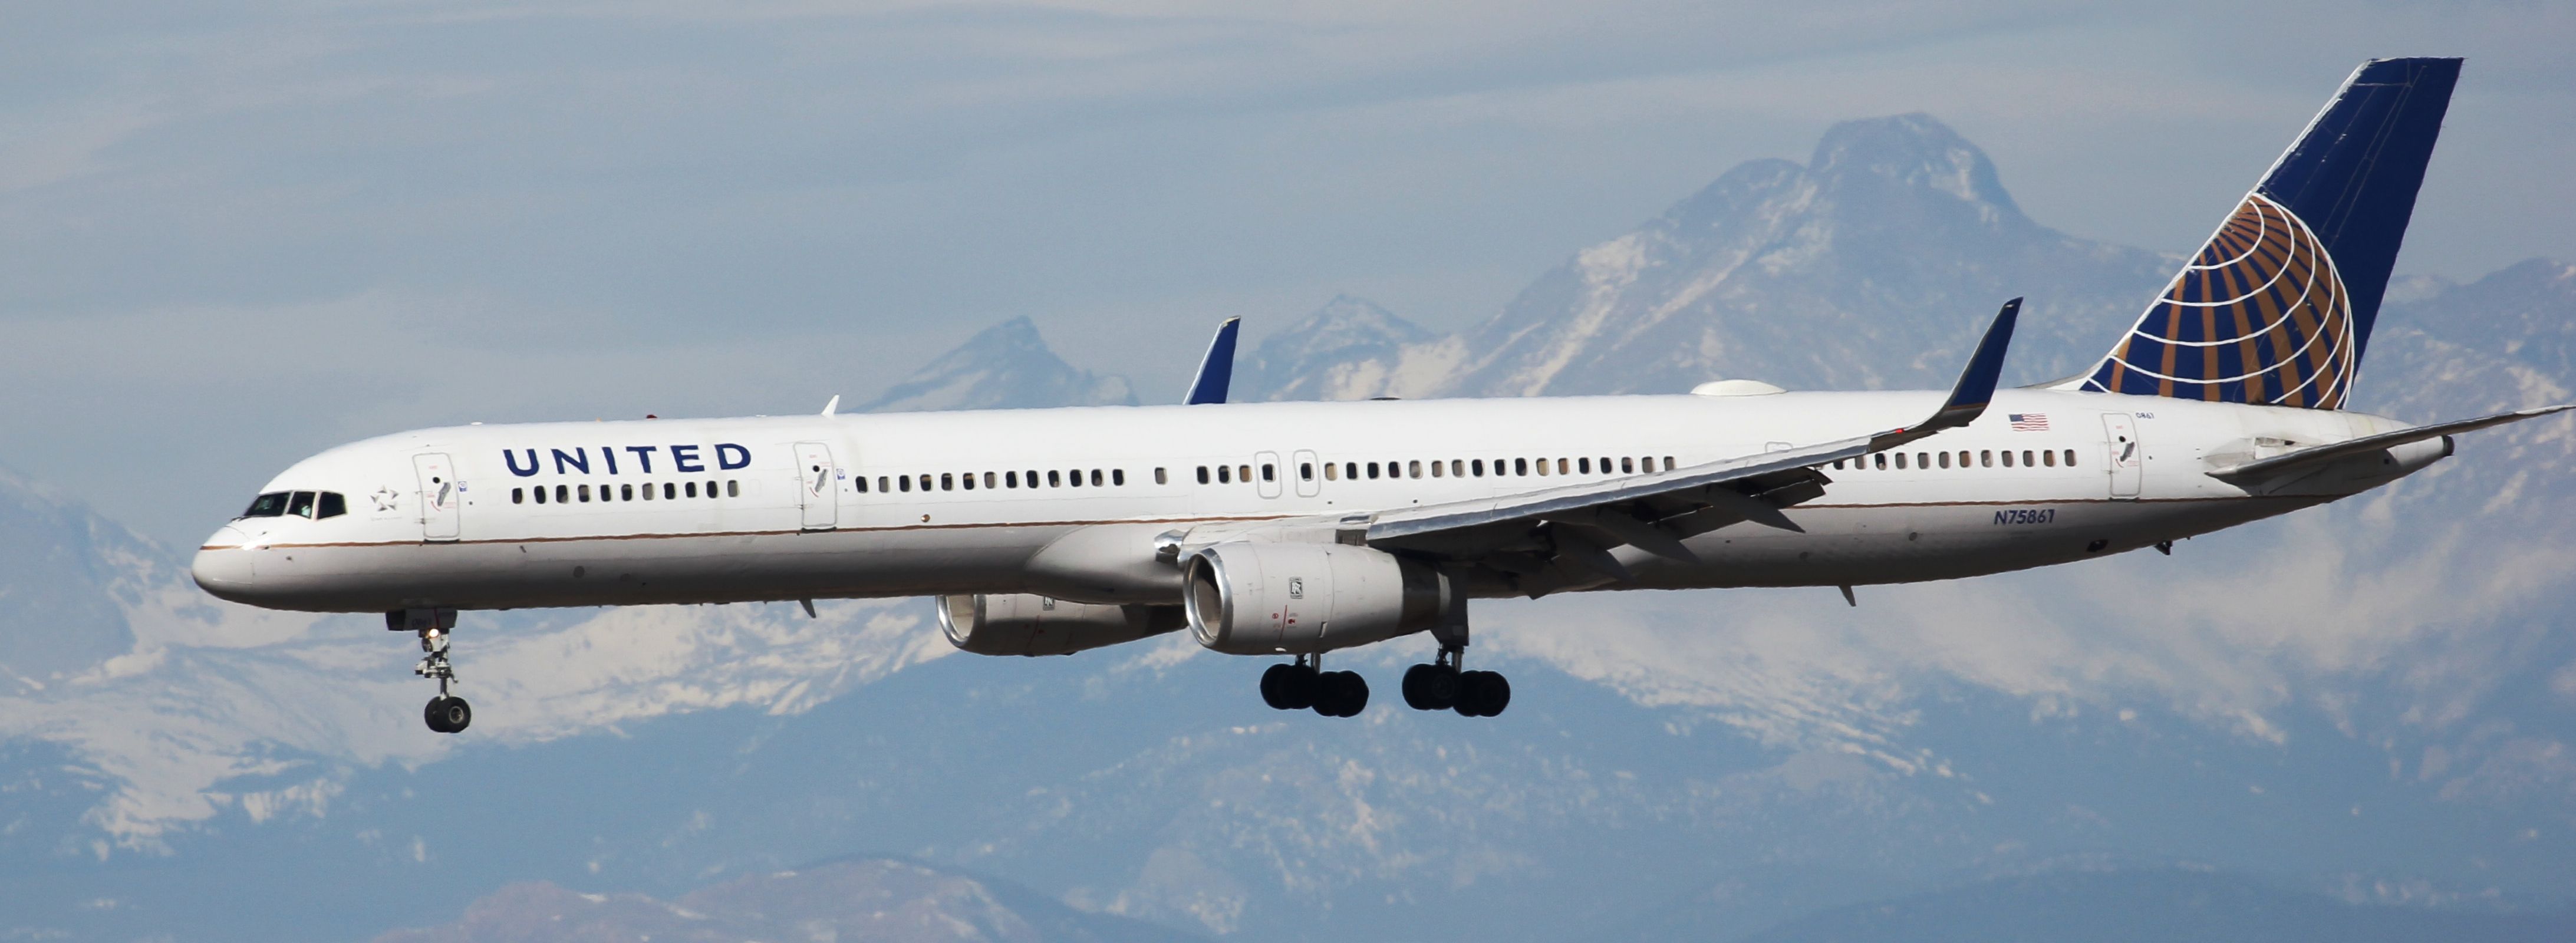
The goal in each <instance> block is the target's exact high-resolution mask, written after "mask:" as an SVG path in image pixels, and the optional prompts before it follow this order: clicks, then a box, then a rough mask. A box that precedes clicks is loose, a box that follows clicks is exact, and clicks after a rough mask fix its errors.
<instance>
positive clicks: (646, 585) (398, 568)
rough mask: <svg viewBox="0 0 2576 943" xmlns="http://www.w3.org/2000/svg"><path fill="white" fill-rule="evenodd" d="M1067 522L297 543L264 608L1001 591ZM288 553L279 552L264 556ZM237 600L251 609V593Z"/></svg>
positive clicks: (266, 585)
mask: <svg viewBox="0 0 2576 943" xmlns="http://www.w3.org/2000/svg"><path fill="white" fill-rule="evenodd" d="M1064 530H1065V528H1064V527H1062V526H1054V525H1050V526H1029V527H960V528H938V529H927V528H925V529H913V530H901V529H894V530H851V531H811V532H802V533H795V532H789V533H775V532H773V533H760V534H724V535H670V536H651V537H604V538H592V539H557V540H544V541H535V540H532V541H524V542H522V541H488V542H460V543H417V544H384V545H366V546H340V547H303V548H294V549H293V550H292V552H293V553H294V554H295V556H296V558H297V564H296V565H297V570H296V571H295V573H294V575H292V576H291V577H289V576H287V575H285V574H284V573H282V572H281V573H279V575H278V578H276V579H270V578H267V577H268V575H269V574H270V573H271V572H276V571H275V570H274V569H263V570H262V572H261V577H262V578H261V579H259V580H258V583H257V585H256V587H255V589H254V590H253V591H252V592H250V593H249V594H248V595H249V596H250V597H252V598H255V599H256V600H258V601H259V604H261V605H269V606H273V607H276V608H291V609H303V610H309V611H319V612H381V611H390V610H393V609H401V608H409V607H426V606H441V607H455V608H461V609H503V608H534V607H545V606H601V605H644V604H655V603H710V602H748V601H758V600H785V599H846V598H865V597H888V596H921V595H936V594H941V593H953V592H1010V591H1015V590H1017V589H1018V588H1019V587H1020V583H1021V582H1022V581H1023V580H1024V576H1023V572H1022V571H1023V566H1022V565H1023V563H1024V562H1025V561H1026V560H1027V559H1028V557H1029V555H1030V554H1031V553H1033V552H1035V551H1036V550H1037V549H1038V548H1039V547H1043V546H1045V545H1046V544H1047V543H1048V542H1049V541H1051V540H1053V539H1055V538H1056V537H1057V536H1060V535H1061V534H1062V533H1063V532H1064ZM272 552H273V553H284V552H287V551H272ZM245 601H250V600H249V599H246V600H245Z"/></svg>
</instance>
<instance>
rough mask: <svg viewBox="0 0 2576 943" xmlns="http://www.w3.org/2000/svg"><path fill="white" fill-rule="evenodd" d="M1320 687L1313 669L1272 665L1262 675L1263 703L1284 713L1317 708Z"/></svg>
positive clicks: (1300, 666) (1302, 666)
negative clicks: (1316, 701)
mask: <svg viewBox="0 0 2576 943" xmlns="http://www.w3.org/2000/svg"><path fill="white" fill-rule="evenodd" d="M1319 687H1321V685H1320V683H1319V682H1318V681H1317V678H1316V673H1315V669H1314V668H1312V667H1309V666H1306V665H1272V666H1270V670H1268V671H1264V672H1262V673H1261V702H1262V703H1264V704H1268V705H1270V706H1271V707H1274V708H1277V709H1279V710H1283V711H1301V710H1305V709H1307V708H1309V707H1313V706H1315V698H1316V697H1317V696H1318V691H1317V688H1319Z"/></svg>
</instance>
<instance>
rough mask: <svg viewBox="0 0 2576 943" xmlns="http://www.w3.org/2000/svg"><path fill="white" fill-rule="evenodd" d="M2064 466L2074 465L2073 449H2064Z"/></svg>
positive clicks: (2070, 466) (2071, 466)
mask: <svg viewBox="0 0 2576 943" xmlns="http://www.w3.org/2000/svg"><path fill="white" fill-rule="evenodd" d="M2066 467H2068V468H2073V467H2075V450H2074V449H2067V450H2066Z"/></svg>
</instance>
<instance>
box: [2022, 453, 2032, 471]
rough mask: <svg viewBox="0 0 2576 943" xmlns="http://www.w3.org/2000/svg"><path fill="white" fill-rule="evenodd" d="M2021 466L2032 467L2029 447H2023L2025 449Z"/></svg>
mask: <svg viewBox="0 0 2576 943" xmlns="http://www.w3.org/2000/svg"><path fill="white" fill-rule="evenodd" d="M2021 467H2023V468H2029V467H2030V450H2029V449H2023V450H2021Z"/></svg>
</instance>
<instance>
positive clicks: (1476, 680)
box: [1261, 648, 1512, 717]
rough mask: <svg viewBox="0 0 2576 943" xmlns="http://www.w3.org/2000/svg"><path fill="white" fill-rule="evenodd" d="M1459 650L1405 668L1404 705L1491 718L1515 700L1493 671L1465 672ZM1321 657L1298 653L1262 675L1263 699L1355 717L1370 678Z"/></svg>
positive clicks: (1509, 686)
mask: <svg viewBox="0 0 2576 943" xmlns="http://www.w3.org/2000/svg"><path fill="white" fill-rule="evenodd" d="M1464 654H1466V653H1465V652H1464V651H1462V650H1459V649H1450V648H1443V649H1441V650H1440V655H1439V657H1438V658H1437V659H1436V660H1435V661H1433V662H1432V663H1431V664H1428V665H1415V666H1413V667H1411V668H1408V669H1405V672H1404V705H1405V706H1406V707H1410V708H1413V709H1414V710H1418V711H1446V710H1454V711H1457V712H1458V716H1460V717H1492V716H1494V715H1496V714H1500V713H1502V712H1503V708H1506V707H1510V706H1511V703H1512V683H1511V682H1510V681H1506V680H1504V679H1503V676H1502V675H1500V674H1497V673H1495V672H1491V671H1461V670H1459V669H1458V661H1459V658H1460V656H1462V655H1464ZM1322 660H1323V659H1322V658H1321V656H1316V655H1299V656H1297V661H1296V663H1294V664H1287V665H1272V666H1270V670H1268V671H1264V672H1262V673H1261V701H1262V703H1265V704H1268V705H1270V706H1271V707H1274V708H1277V709H1279V710H1283V711H1296V710H1306V709H1308V708H1313V709H1314V711H1315V713H1318V714H1322V715H1324V716H1326V717H1355V716H1358V715H1359V712H1360V711H1361V710H1362V709H1364V708H1366V707H1368V696H1369V689H1368V681H1367V679H1364V678H1361V677H1360V676H1359V673H1358V672H1352V671H1323V670H1320V669H1319V668H1318V667H1317V666H1318V665H1319V664H1321V662H1322Z"/></svg>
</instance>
